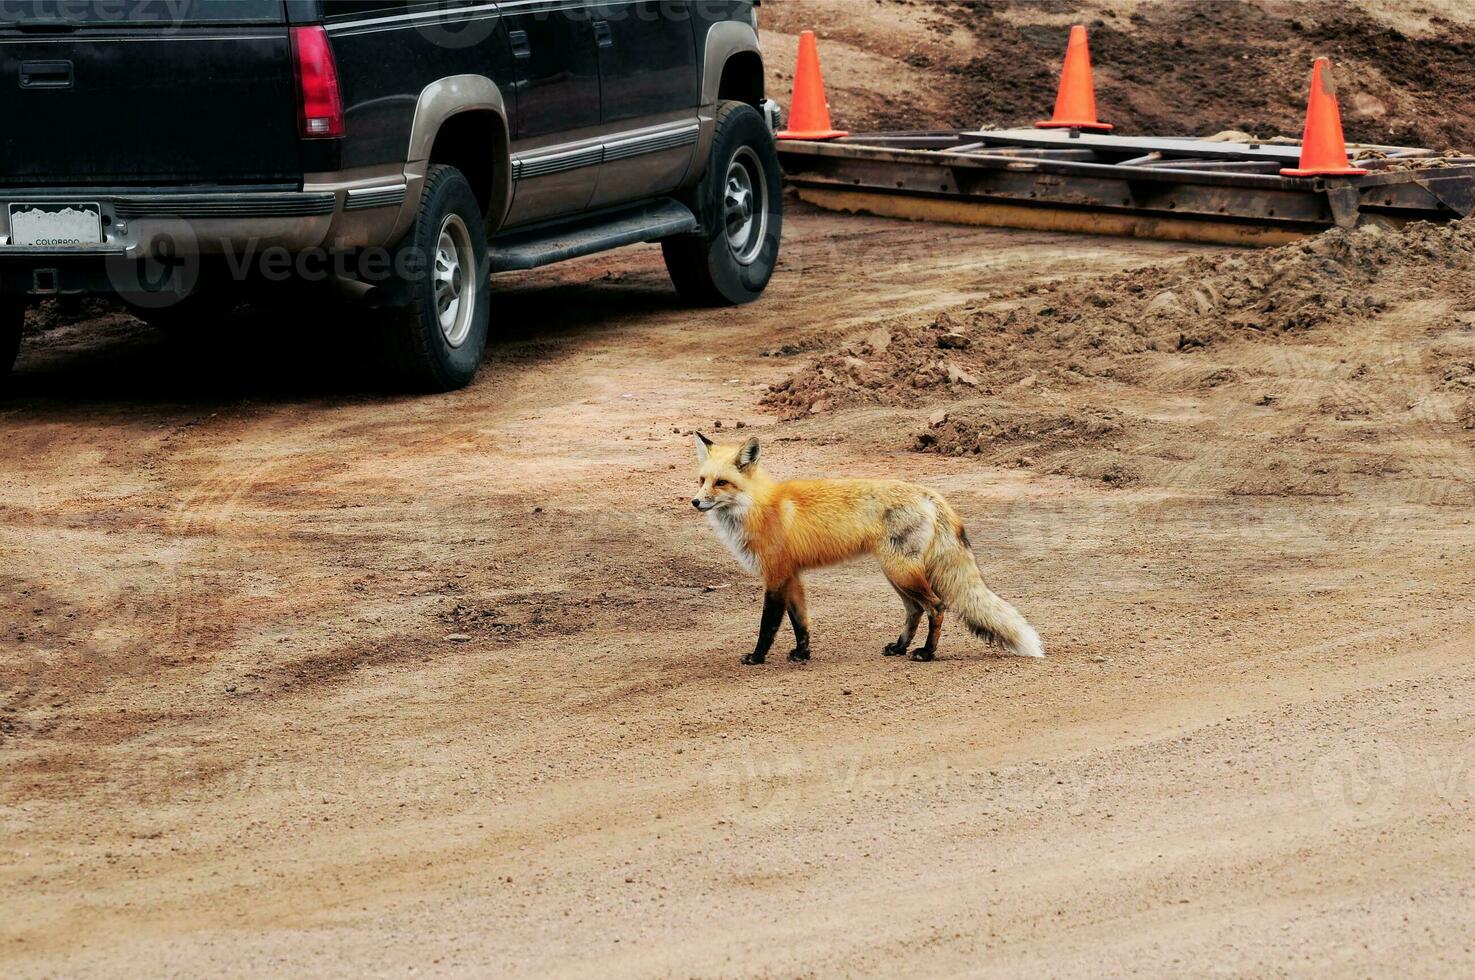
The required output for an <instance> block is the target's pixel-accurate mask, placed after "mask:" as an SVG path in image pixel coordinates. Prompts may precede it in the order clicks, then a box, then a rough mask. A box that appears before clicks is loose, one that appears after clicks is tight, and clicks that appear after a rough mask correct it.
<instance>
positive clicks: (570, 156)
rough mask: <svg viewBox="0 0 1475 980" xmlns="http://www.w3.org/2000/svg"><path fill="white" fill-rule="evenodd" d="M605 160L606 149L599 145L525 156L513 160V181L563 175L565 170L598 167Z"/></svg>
mask: <svg viewBox="0 0 1475 980" xmlns="http://www.w3.org/2000/svg"><path fill="white" fill-rule="evenodd" d="M603 159H604V147H603V146H601V145H598V144H596V145H594V146H588V147H584V148H582V149H577V150H561V151H558V152H555V153H540V154H536V155H525V156H521V157H516V158H514V159H513V161H512V179H513V180H526V179H528V178H530V177H547V176H549V175H550V174H559V173H563V172H564V171H565V170H578V169H579V168H580V167H594V166H598V165H599V163H600V162H601V161H602V160H603Z"/></svg>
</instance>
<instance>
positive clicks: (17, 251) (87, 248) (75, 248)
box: [0, 244, 128, 259]
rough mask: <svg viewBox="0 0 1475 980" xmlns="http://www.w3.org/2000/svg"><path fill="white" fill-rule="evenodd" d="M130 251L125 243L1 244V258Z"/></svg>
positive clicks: (118, 253)
mask: <svg viewBox="0 0 1475 980" xmlns="http://www.w3.org/2000/svg"><path fill="white" fill-rule="evenodd" d="M127 251H128V248H127V246H125V245H55V246H51V247H47V246H44V245H4V244H0V258H14V257H16V256H21V257H25V258H48V259H62V258H67V257H69V256H71V257H78V256H81V257H84V258H85V257H88V256H98V255H123V254H126V253H127Z"/></svg>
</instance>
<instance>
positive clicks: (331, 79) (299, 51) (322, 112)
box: [292, 27, 343, 139]
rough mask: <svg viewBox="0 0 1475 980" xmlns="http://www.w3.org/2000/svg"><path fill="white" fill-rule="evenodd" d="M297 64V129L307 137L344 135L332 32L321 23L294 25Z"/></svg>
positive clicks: (294, 52) (327, 137)
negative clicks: (330, 40) (331, 43)
mask: <svg viewBox="0 0 1475 980" xmlns="http://www.w3.org/2000/svg"><path fill="white" fill-rule="evenodd" d="M292 56H293V60H294V62H295V63H296V66H297V105H298V108H297V132H298V134H299V135H300V136H301V137H302V138H303V139H329V138H332V137H337V136H342V135H343V93H342V92H341V91H340V90H339V88H338V66H337V65H336V64H335V63H334V61H333V48H332V47H331V46H330V45H329V44H328V32H327V31H325V30H323V29H322V28H321V27H294V28H292Z"/></svg>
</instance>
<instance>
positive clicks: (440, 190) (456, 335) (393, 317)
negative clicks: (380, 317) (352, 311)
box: [383, 166, 491, 391]
mask: <svg viewBox="0 0 1475 980" xmlns="http://www.w3.org/2000/svg"><path fill="white" fill-rule="evenodd" d="M463 233H464V234H463ZM444 236H449V238H447V239H446V241H448V242H449V243H450V247H449V249H446V248H443V237H444ZM447 258H449V259H451V260H454V262H455V263H456V264H455V269H454V270H453V271H451V272H449V273H447V272H446V271H445V265H444V264H443V260H445V259H447ZM487 258H488V256H487V235H486V225H485V222H484V219H483V217H482V213H481V208H480V206H479V205H478V204H477V203H476V195H475V194H474V193H472V190H471V184H470V183H468V182H467V180H466V177H465V176H464V175H463V174H462V173H461V171H459V170H457V169H456V168H455V167H446V166H433V167H431V168H430V173H429V175H428V176H427V177H426V178H425V188H424V190H423V191H422V192H421V194H420V211H419V213H418V214H417V215H416V216H415V225H414V227H413V228H411V229H410V233H409V234H408V235H407V236H406V237H405V240H404V242H402V243H401V244H400V247H399V254H398V255H397V256H396V261H395V269H396V270H398V271H399V273H400V275H401V276H402V277H403V282H402V286H403V288H404V289H405V291H406V292H405V295H406V298H407V299H408V301H409V305H408V307H407V308H406V309H403V310H396V311H394V312H393V313H392V314H390V316H389V317H388V322H387V323H385V324H384V329H383V341H384V343H383V352H384V355H385V358H386V360H387V362H388V367H389V368H390V370H391V371H392V372H393V373H394V374H395V375H396V377H397V378H398V379H399V380H400V381H402V382H403V383H404V384H406V385H407V386H409V387H411V388H414V389H416V390H419V391H451V390H454V389H456V388H464V387H465V386H466V385H468V384H470V383H471V379H472V378H474V377H476V370H477V368H478V367H480V366H481V357H482V353H483V352H484V351H485V350H486V346H487V329H488V324H489V322H490V320H491V277H490V272H489V269H488V263H487ZM468 264H469V265H470V272H467V271H466V267H467V265H468ZM458 272H459V275H458V274H457V273H458ZM467 299H469V300H470V302H471V307H470V310H469V311H467V312H465V313H464V316H465V320H464V322H463V321H462V316H463V312H462V309H461V306H460V305H459V304H461V303H464V302H465V301H466V300H467ZM443 302H451V303H455V304H457V305H456V308H455V312H454V313H453V314H452V317H451V320H452V322H451V325H450V326H449V327H443V326H442V320H441V316H442V303H443ZM448 308H449V307H448Z"/></svg>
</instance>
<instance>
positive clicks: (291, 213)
mask: <svg viewBox="0 0 1475 980" xmlns="http://www.w3.org/2000/svg"><path fill="white" fill-rule="evenodd" d="M103 200H104V201H107V202H109V203H111V204H112V205H113V213H114V214H116V215H117V216H118V217H120V218H146V217H170V218H295V217H306V216H312V215H321V214H332V213H333V211H334V209H335V208H336V206H337V203H338V202H337V199H336V198H335V197H334V195H332V194H330V193H320V194H311V193H287V194H150V195H115V196H111V197H104V198H103Z"/></svg>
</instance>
